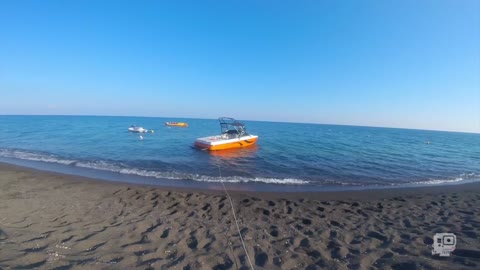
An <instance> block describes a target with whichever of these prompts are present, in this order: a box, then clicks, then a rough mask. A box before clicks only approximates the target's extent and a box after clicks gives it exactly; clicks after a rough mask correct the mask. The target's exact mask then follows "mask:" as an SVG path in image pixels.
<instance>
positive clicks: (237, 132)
mask: <svg viewBox="0 0 480 270" xmlns="http://www.w3.org/2000/svg"><path fill="white" fill-rule="evenodd" d="M218 121H219V122H220V129H221V134H220V135H216V136H209V137H204V138H198V139H197V140H196V141H195V144H194V145H195V147H196V148H199V149H205V150H210V151H216V150H224V149H231V148H241V147H247V146H251V145H254V144H255V143H256V142H257V140H258V136H257V135H250V134H248V133H247V130H246V128H245V125H244V124H243V123H240V122H238V121H237V120H235V119H233V118H229V117H220V118H219V119H218Z"/></svg>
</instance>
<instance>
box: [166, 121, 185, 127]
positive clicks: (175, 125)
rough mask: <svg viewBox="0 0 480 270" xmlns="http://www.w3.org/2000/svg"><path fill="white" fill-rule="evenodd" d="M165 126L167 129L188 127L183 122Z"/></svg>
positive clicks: (169, 123) (168, 123)
mask: <svg viewBox="0 0 480 270" xmlns="http://www.w3.org/2000/svg"><path fill="white" fill-rule="evenodd" d="M165 126H168V127H188V124H187V123H184V122H181V123H171V122H166V123H165Z"/></svg>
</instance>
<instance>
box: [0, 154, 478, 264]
mask: <svg viewBox="0 0 480 270" xmlns="http://www.w3.org/2000/svg"><path fill="white" fill-rule="evenodd" d="M0 185H1V186H2V189H0V267H3V268H6V269H9V268H39V269H82V268H85V267H86V268H90V269H119V268H123V269H132V268H142V269H147V268H148V269H170V268H173V267H176V268H177V269H247V268H248V267H249V265H248V262H247V260H246V256H245V252H244V250H243V247H242V244H241V242H240V238H239V237H238V232H237V229H236V226H235V223H234V221H233V216H232V209H231V207H230V203H229V200H228V199H227V197H226V196H225V193H224V191H223V190H192V189H183V188H171V187H166V188H162V187H158V186H144V185H139V184H127V183H118V182H109V181H98V180H96V179H91V178H86V177H81V176H72V175H66V174H60V173H52V172H44V171H39V170H35V169H30V168H23V167H20V166H14V165H10V164H3V163H0ZM228 192H229V194H230V196H231V197H232V203H233V207H234V210H235V213H236V217H237V219H238V222H239V228H240V231H241V233H242V236H243V238H244V240H245V245H246V248H247V251H248V253H249V256H250V257H251V258H252V261H253V264H254V267H255V269H390V268H391V269H424V268H427V269H432V268H440V269H476V268H477V267H479V266H480V243H479V242H478V237H480V183H472V184H463V185H450V186H436V187H415V188H402V189H390V190H380V192H379V190H361V191H346V192H345V191H340V192H334V191H321V192H308V193H304V192H302V193H270V192H250V191H231V190H229V191H228ZM442 232H453V233H455V234H456V235H457V249H456V250H455V252H453V253H452V254H451V256H450V257H446V258H440V257H438V256H432V255H431V250H432V247H431V245H432V243H433V239H432V237H433V235H434V234H435V233H442Z"/></svg>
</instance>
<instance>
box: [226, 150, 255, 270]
mask: <svg viewBox="0 0 480 270" xmlns="http://www.w3.org/2000/svg"><path fill="white" fill-rule="evenodd" d="M217 166H218V174H219V175H220V183H222V186H223V190H224V191H225V194H227V197H228V200H229V201H230V206H231V207H232V213H233V219H234V220H235V225H236V226H237V231H238V236H240V240H241V241H242V245H243V250H244V251H245V254H246V255H247V260H248V263H249V264H250V268H251V269H252V270H255V268H254V267H253V264H252V260H250V256H249V255H248V251H247V248H246V246H245V241H243V236H242V233H241V232H240V227H239V226H238V221H237V216H236V215H235V208H234V207H233V201H232V198H231V197H230V194H228V191H227V188H226V187H225V184H224V183H223V179H222V171H221V169H220V160H219V158H218V157H217Z"/></svg>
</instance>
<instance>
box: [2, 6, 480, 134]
mask: <svg viewBox="0 0 480 270" xmlns="http://www.w3.org/2000/svg"><path fill="white" fill-rule="evenodd" d="M0 24H1V25H2V27H1V28H0V44H2V46H0V59H1V60H0V96H1V98H0V114H57V115H58V114H78V115H92V114H94V115H132V116H135V115H142V116H172V115H173V116H179V117H195V118H217V117H218V116H221V115H228V116H233V117H235V118H239V119H250V120H260V121H261V120H266V121H281V122H310V123H323V124H340V125H358V126H381V127H382V126H383V127H398V128H413V129H433V130H447V131H463V132H475V133H480V2H479V1H470V0H464V1H445V0H442V1H421V2H418V1H361V2H359V1H342V2H338V1H320V2H318V1H304V2H301V3H300V2H298V1H282V2H273V1H241V2H240V1H203V2H198V1H164V2H161V3H160V2H156V1H144V2H142V3H139V2H138V3H136V2H133V1H77V2H73V1H67V2H65V1H22V2H20V1H1V2H0Z"/></svg>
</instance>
